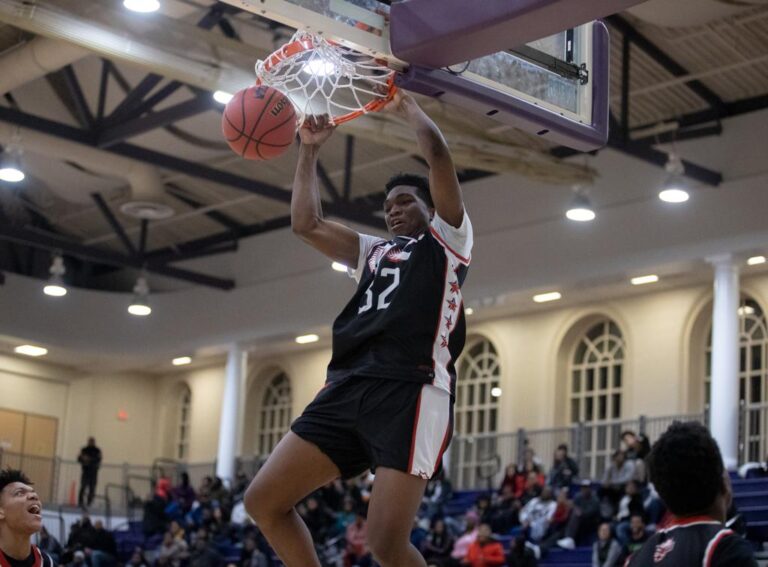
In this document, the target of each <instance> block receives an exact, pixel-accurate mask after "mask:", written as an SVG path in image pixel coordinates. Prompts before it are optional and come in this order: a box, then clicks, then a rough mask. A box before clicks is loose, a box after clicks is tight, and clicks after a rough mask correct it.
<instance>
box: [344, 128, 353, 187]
mask: <svg viewBox="0 0 768 567" xmlns="http://www.w3.org/2000/svg"><path fill="white" fill-rule="evenodd" d="M354 159H355V137H354V136H350V135H347V137H346V139H345V140H344V184H343V186H342V187H343V189H342V191H343V193H342V195H343V197H344V200H345V201H349V199H350V198H351V197H352V162H353V161H354Z"/></svg>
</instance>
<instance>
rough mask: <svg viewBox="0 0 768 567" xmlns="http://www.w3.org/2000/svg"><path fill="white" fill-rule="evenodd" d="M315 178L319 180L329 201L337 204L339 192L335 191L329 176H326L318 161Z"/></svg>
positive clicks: (339, 197) (326, 173) (339, 196)
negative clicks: (329, 198) (328, 196)
mask: <svg viewBox="0 0 768 567" xmlns="http://www.w3.org/2000/svg"><path fill="white" fill-rule="evenodd" d="M317 176H318V177H319V178H320V183H322V184H323V187H324V188H325V190H326V192H327V193H328V195H330V197H331V199H332V200H333V201H334V202H338V201H339V200H340V199H341V195H339V190H338V189H336V185H334V184H333V181H331V177H330V175H328V172H327V171H326V169H325V167H324V166H323V164H322V163H320V161H319V160H318V162H317Z"/></svg>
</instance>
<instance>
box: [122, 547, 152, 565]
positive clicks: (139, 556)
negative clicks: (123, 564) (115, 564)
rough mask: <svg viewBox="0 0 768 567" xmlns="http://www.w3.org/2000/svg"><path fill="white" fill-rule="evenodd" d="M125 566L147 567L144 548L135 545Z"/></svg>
mask: <svg viewBox="0 0 768 567" xmlns="http://www.w3.org/2000/svg"><path fill="white" fill-rule="evenodd" d="M127 567H149V561H147V558H146V557H144V550H143V549H141V548H140V547H137V548H135V549H134V550H133V553H132V554H131V559H130V560H129V561H128V563H127Z"/></svg>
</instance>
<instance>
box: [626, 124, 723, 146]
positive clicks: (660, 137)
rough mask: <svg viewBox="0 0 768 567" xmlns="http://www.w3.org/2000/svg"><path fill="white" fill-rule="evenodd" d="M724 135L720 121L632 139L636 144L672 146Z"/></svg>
mask: <svg viewBox="0 0 768 567" xmlns="http://www.w3.org/2000/svg"><path fill="white" fill-rule="evenodd" d="M722 133H723V124H722V123H721V122H719V121H718V122H715V123H714V124H712V125H706V124H704V125H701V126H694V127H692V128H684V129H682V130H671V131H669V132H662V133H660V134H649V135H647V136H642V137H637V136H633V137H632V139H633V140H634V141H635V142H645V143H648V144H652V145H654V146H655V145H658V144H671V143H674V142H684V141H686V140H698V139H700V138H708V137H710V136H720V135H721V134H722Z"/></svg>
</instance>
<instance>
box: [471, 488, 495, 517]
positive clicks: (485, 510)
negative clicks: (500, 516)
mask: <svg viewBox="0 0 768 567" xmlns="http://www.w3.org/2000/svg"><path fill="white" fill-rule="evenodd" d="M473 510H474V512H475V514H477V521H478V522H479V523H481V524H490V523H491V521H492V519H493V514H494V510H493V508H492V507H491V498H490V496H488V495H487V494H481V495H480V496H478V497H477V501H476V502H475V506H474V509H473Z"/></svg>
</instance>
